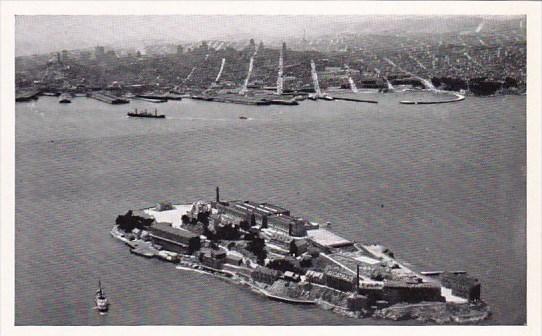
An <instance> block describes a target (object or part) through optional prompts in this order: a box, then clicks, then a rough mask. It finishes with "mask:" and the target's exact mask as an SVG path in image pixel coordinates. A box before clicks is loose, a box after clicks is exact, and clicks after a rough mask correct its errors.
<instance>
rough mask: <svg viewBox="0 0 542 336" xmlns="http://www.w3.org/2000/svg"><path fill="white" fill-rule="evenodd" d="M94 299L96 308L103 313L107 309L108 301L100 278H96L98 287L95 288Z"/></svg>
mask: <svg viewBox="0 0 542 336" xmlns="http://www.w3.org/2000/svg"><path fill="white" fill-rule="evenodd" d="M94 301H95V303H96V309H98V311H99V312H100V313H105V312H107V311H108V310H109V301H108V300H107V297H106V296H105V292H104V291H103V289H102V283H101V281H100V280H98V289H97V290H96V297H95V299H94Z"/></svg>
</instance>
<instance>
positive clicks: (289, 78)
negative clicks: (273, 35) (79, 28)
mask: <svg viewBox="0 0 542 336" xmlns="http://www.w3.org/2000/svg"><path fill="white" fill-rule="evenodd" d="M311 63H314V67H315V69H314V70H315V72H316V73H317V76H318V82H317V83H318V84H315V81H314V78H313V77H314V76H313V75H312V71H311ZM316 85H319V88H318V87H316ZM405 85H406V86H411V87H414V88H416V87H419V88H426V89H429V88H436V89H441V90H449V91H460V90H464V91H466V92H471V93H474V94H493V93H495V92H504V93H524V92H525V91H526V34H525V25H524V20H523V19H512V20H504V21H491V22H489V23H484V22H483V21H481V22H480V24H479V25H478V26H477V27H475V28H474V29H470V30H468V31H464V30H461V31H452V32H449V31H448V32H444V33H428V32H419V33H411V32H410V33H408V32H406V33H404V34H401V33H398V32H396V31H393V32H386V31H383V32H378V33H352V32H349V33H337V34H333V35H328V36H326V35H323V36H321V37H319V38H307V37H306V34H303V36H299V37H297V38H294V39H289V40H287V41H285V42H283V41H281V42H280V43H278V42H277V41H273V42H272V43H270V45H267V44H266V42H265V41H259V40H258V39H257V38H256V37H255V38H253V39H247V40H241V41H222V40H204V41H195V42H191V43H188V42H186V43H179V44H174V43H166V42H162V43H159V44H148V45H146V46H144V47H142V48H120V47H118V48H117V47H115V46H114V45H113V46H96V47H95V48H92V49H88V48H87V49H78V50H59V51H57V52H54V53H49V54H40V55H32V56H20V57H17V58H16V87H17V89H18V90H19V91H20V90H25V89H39V90H41V91H42V92H44V91H51V92H57V93H59V92H66V91H67V92H72V93H86V92H90V91H97V90H109V91H111V93H112V94H115V95H122V94H124V93H126V92H131V93H136V94H137V93H143V92H153V93H154V92H162V93H164V92H170V91H173V92H176V93H194V92H196V93H206V94H212V93H217V92H218V93H224V92H228V93H231V92H234V93H247V92H249V91H250V90H251V89H252V90H272V91H275V92H277V93H279V94H282V93H288V92H294V93H296V92H317V91H318V90H324V91H325V90H328V89H334V88H340V89H346V90H352V91H356V90H357V89H362V88H372V89H380V90H388V89H392V88H393V87H395V86H405Z"/></svg>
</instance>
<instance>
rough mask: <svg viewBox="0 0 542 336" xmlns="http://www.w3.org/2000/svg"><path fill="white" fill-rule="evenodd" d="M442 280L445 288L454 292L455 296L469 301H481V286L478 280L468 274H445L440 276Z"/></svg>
mask: <svg viewBox="0 0 542 336" xmlns="http://www.w3.org/2000/svg"><path fill="white" fill-rule="evenodd" d="M440 280H441V282H442V285H443V286H444V287H447V288H450V289H451V290H452V294H453V295H456V296H459V297H462V298H465V299H468V300H469V301H479V300H480V292H481V284H480V281H479V280H478V279H475V278H473V277H470V276H468V275H467V274H459V273H450V272H444V273H442V274H441V275H440Z"/></svg>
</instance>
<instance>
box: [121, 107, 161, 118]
mask: <svg viewBox="0 0 542 336" xmlns="http://www.w3.org/2000/svg"><path fill="white" fill-rule="evenodd" d="M127 115H128V117H134V118H158V119H164V118H165V117H166V116H165V115H164V114H158V111H157V110H156V109H154V113H150V112H147V110H146V109H145V111H143V112H138V111H137V109H134V112H128V114H127Z"/></svg>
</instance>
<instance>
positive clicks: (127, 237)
mask: <svg viewBox="0 0 542 336" xmlns="http://www.w3.org/2000/svg"><path fill="white" fill-rule="evenodd" d="M111 234H112V236H113V237H115V238H117V239H119V240H121V241H123V242H124V243H125V244H126V245H127V246H128V247H129V248H130V252H131V253H133V254H136V255H140V256H143V257H148V258H153V257H156V258H160V259H163V260H165V261H168V262H172V263H174V264H176V265H177V266H176V267H177V268H178V269H181V270H185V271H196V272H200V273H205V274H209V275H212V276H215V277H217V278H219V279H222V280H224V281H227V282H230V283H232V284H236V285H240V286H244V287H246V288H247V289H249V290H251V291H253V292H254V293H257V294H259V295H264V296H266V297H268V298H269V299H272V300H278V301H282V302H287V303H291V304H302V305H319V306H320V307H322V308H323V309H327V310H331V311H333V312H335V313H338V314H342V315H345V316H349V317H352V318H369V317H372V318H376V319H391V320H407V319H415V320H417V321H419V322H423V323H437V324H448V323H450V324H472V323H477V322H479V321H482V320H484V319H487V318H488V317H489V316H490V310H489V307H488V306H487V304H485V303H484V301H483V300H482V299H481V297H480V293H481V284H480V282H479V281H478V279H476V278H473V277H471V276H469V275H468V274H466V273H465V272H463V271H455V272H446V271H433V272H417V271H414V270H412V269H410V268H408V267H406V266H405V265H404V264H401V263H400V262H398V261H397V260H396V259H395V257H394V253H393V252H392V251H390V250H389V249H387V248H385V247H384V246H381V245H377V244H362V243H359V242H353V241H350V240H348V239H346V238H343V237H341V236H339V235H338V234H336V233H334V232H333V231H331V230H330V228H329V225H320V224H318V223H314V222H311V221H309V220H306V219H303V218H300V217H296V216H295V215H293V214H291V213H290V211H289V210H288V209H285V208H283V207H280V206H276V205H273V204H269V203H258V202H252V201H238V200H235V201H223V200H221V199H220V193H219V188H218V187H217V188H216V199H215V200H214V201H211V202H207V201H201V200H200V201H196V202H194V203H192V204H172V203H171V202H160V203H158V204H157V205H156V206H154V207H149V208H145V209H140V210H129V211H128V212H127V213H126V214H124V215H119V216H118V217H117V219H116V225H115V226H114V227H113V229H112V230H111Z"/></svg>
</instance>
